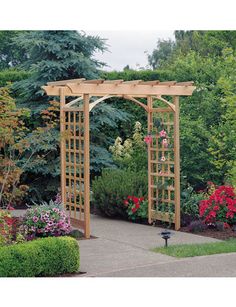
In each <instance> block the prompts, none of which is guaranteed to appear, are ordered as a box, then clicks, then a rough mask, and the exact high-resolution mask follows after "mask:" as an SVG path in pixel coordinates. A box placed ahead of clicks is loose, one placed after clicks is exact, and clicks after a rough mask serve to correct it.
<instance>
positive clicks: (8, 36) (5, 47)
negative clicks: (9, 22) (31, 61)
mask: <svg viewBox="0 0 236 307" xmlns="http://www.w3.org/2000/svg"><path fill="white" fill-rule="evenodd" d="M23 32H25V31H0V70H3V69H7V68H9V67H15V66H17V65H19V64H20V63H22V62H23V61H24V60H25V59H27V52H26V51H25V50H22V49H19V48H18V47H17V46H16V44H15V43H14V38H16V37H17V36H18V35H19V34H20V33H23Z"/></svg>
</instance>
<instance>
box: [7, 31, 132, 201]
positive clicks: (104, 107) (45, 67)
mask: <svg viewBox="0 0 236 307" xmlns="http://www.w3.org/2000/svg"><path fill="white" fill-rule="evenodd" d="M14 42H15V43H16V44H17V45H18V47H19V48H21V49H23V50H24V51H27V53H28V59H27V60H26V61H25V62H24V63H22V65H21V68H23V69H25V70H28V71H29V72H30V76H29V78H27V79H25V80H21V81H19V82H16V83H14V85H13V90H14V91H15V92H16V94H17V95H18V102H17V103H18V106H25V107H28V108H30V109H31V112H32V114H31V118H30V121H29V122H28V127H29V128H30V129H31V130H32V131H33V130H35V129H37V127H40V126H43V125H44V120H43V116H42V111H43V110H45V109H47V108H48V106H49V103H48V102H49V100H50V98H49V97H47V95H46V94H45V93H44V91H43V90H42V89H41V86H42V85H45V84H46V83H47V82H48V81H56V80H64V79H75V78H82V77H84V78H87V79H93V78H98V77H99V69H101V68H102V67H103V66H104V65H105V64H104V63H101V62H100V61H97V60H96V59H94V57H93V55H94V53H95V52H96V51H101V52H103V51H104V50H105V49H106V45H105V41H104V40H103V39H101V38H99V37H94V36H88V35H86V34H85V33H83V32H77V31H30V32H26V33H22V34H20V35H18V36H17V37H16V38H15V39H14ZM128 118H129V116H128V114H127V113H126V112H122V111H119V110H117V109H116V108H115V107H114V106H112V105H111V104H101V105H99V106H97V107H96V108H95V109H94V110H93V111H92V112H91V121H90V127H91V151H90V156H91V170H92V172H93V173H94V172H99V171H100V170H101V168H102V167H106V166H111V164H112V158H111V154H110V153H109V151H108V148H109V146H110V145H111V144H112V142H113V138H112V133H113V131H114V129H116V130H117V129H118V123H119V122H120V121H124V120H127V119H128ZM116 134H117V133H115V135H116ZM34 136H35V133H33V132H32V134H29V136H28V137H29V138H30V140H29V142H30V143H31V146H34V147H36V148H37V149H38V151H37V154H38V155H40V157H41V158H40V159H39V158H37V163H34V161H32V163H31V164H28V169H27V172H26V173H25V180H27V184H28V185H29V186H30V191H34V193H35V194H37V195H39V194H42V193H43V191H45V192H46V193H47V195H50V196H51V195H52V194H50V193H48V192H51V193H54V194H55V192H56V191H55V190H56V189H57V187H58V180H59V173H60V168H59V161H60V156H59V148H58V144H59V142H58V140H59V129H58V127H57V128H54V129H51V130H48V131H47V133H45V134H44V135H42V134H41V136H40V138H39V139H37V138H35V137H34ZM43 137H44V139H43ZM29 180H30V182H28V181H29ZM39 182H40V185H41V190H40V193H39V191H38V187H39V184H38V183H39ZM44 194H45V193H44ZM31 197H32V194H31Z"/></svg>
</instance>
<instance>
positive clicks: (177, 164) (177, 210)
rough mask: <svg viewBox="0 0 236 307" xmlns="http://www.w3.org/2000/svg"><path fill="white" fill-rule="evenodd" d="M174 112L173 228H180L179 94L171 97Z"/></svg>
mask: <svg viewBox="0 0 236 307" xmlns="http://www.w3.org/2000/svg"><path fill="white" fill-rule="evenodd" d="M173 102H174V105H175V112H174V163H175V165H174V170H175V230H179V229H180V153H179V96H174V97H173Z"/></svg>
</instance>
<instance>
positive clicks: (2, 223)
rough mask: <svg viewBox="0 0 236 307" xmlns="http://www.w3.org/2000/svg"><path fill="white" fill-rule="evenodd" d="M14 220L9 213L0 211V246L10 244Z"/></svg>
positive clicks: (14, 226)
mask: <svg viewBox="0 0 236 307" xmlns="http://www.w3.org/2000/svg"><path fill="white" fill-rule="evenodd" d="M15 228H16V218H14V217H12V216H11V214H10V212H9V211H5V210H0V246H1V245H6V244H11V243H12V241H13V240H14V236H15Z"/></svg>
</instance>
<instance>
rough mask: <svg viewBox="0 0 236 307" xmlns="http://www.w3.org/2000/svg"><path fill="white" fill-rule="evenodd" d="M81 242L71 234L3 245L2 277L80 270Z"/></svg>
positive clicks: (1, 251)
mask: <svg viewBox="0 0 236 307" xmlns="http://www.w3.org/2000/svg"><path fill="white" fill-rule="evenodd" d="M79 263H80V257H79V246H78V243H77V241H76V240H75V239H73V238H69V237H52V238H43V239H37V240H34V241H30V242H26V243H20V244H15V245H10V246H4V247H1V248H0V277H36V276H56V275H61V274H64V273H74V272H78V270H79Z"/></svg>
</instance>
